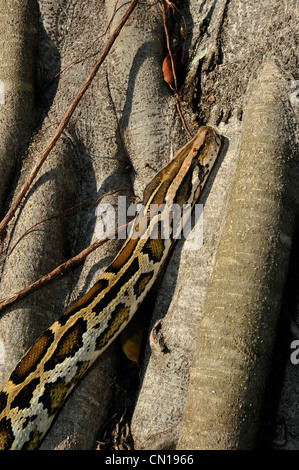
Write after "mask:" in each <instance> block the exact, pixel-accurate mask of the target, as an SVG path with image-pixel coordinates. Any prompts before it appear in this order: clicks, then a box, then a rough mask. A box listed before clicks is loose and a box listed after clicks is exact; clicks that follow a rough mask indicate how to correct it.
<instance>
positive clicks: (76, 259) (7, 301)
mask: <svg viewBox="0 0 299 470" xmlns="http://www.w3.org/2000/svg"><path fill="white" fill-rule="evenodd" d="M127 225H128V224H124V225H122V226H121V227H119V228H117V229H116V230H114V231H112V232H111V233H109V234H108V235H106V236H105V237H103V238H101V239H100V240H97V241H96V242H94V243H92V244H91V245H89V246H88V247H86V248H84V250H82V251H81V252H80V253H79V254H78V255H76V256H73V257H72V258H70V259H68V260H67V261H66V262H65V263H62V264H60V265H59V266H57V267H56V268H55V269H53V271H51V272H50V273H48V274H45V276H42V277H41V278H40V279H38V280H37V281H35V282H33V283H32V284H30V285H29V286H27V287H25V288H24V289H22V290H20V291H18V292H15V293H14V294H11V295H10V296H8V297H5V298H4V299H2V300H0V312H1V311H2V310H4V309H5V308H6V307H8V306H10V305H12V304H14V303H15V302H18V301H19V300H22V299H24V298H25V297H27V295H29V294H31V293H32V292H35V291H36V290H37V289H39V288H40V287H43V286H44V285H46V284H48V283H49V282H51V281H53V280H54V279H55V278H57V277H59V276H62V275H63V274H65V272H66V271H67V270H69V269H71V268H73V267H75V266H77V265H78V264H79V263H81V262H82V261H83V260H84V259H85V258H86V256H88V255H89V254H90V253H92V252H93V251H94V250H96V249H97V248H99V247H100V246H102V245H103V244H104V243H106V242H107V241H108V240H110V239H111V238H113V236H114V234H117V233H118V232H119V231H120V230H123V229H124V228H125V227H126V226H127Z"/></svg>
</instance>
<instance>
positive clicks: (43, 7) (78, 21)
mask: <svg viewBox="0 0 299 470" xmlns="http://www.w3.org/2000/svg"><path fill="white" fill-rule="evenodd" d="M10 3H12V2H10ZM13 3H14V4H16V5H15V7H14V8H12V10H11V11H10V10H9V15H10V18H11V24H13V25H14V27H12V32H11V35H12V38H11V39H10V36H7V37H5V38H2V37H1V40H3V41H5V42H4V44H5V47H4V48H3V49H2V52H0V53H1V54H2V53H3V51H4V50H6V51H7V50H8V49H9V48H10V47H11V46H10V41H11V44H13V43H15V42H14V40H15V39H16V38H20V41H21V42H22V45H21V46H18V47H17V48H16V50H15V51H14V52H11V53H10V61H11V62H13V61H15V60H16V63H17V64H18V65H19V66H20V68H14V67H11V68H10V73H12V71H13V70H14V69H15V70H16V73H18V74H19V75H20V76H21V77H23V76H24V74H25V75H26V74H27V75H26V77H25V78H21V79H20V78H19V77H18V76H17V77H15V76H14V75H13V74H12V76H11V78H6V75H5V73H6V72H5V68H4V67H3V68H2V63H1V69H2V72H1V73H2V77H4V78H2V77H1V76H0V79H1V80H2V81H4V82H5V84H6V80H7V83H8V84H9V83H10V80H12V81H13V80H15V81H16V82H18V81H20V80H24V82H26V83H31V85H30V86H31V87H25V92H24V93H23V94H22V93H20V94H15V95H13V94H10V95H9V96H10V100H11V101H10V100H9V101H5V103H6V105H5V107H3V105H2V104H1V103H0V113H2V114H1V115H0V116H1V119H0V125H1V126H2V127H1V134H0V148H1V155H0V159H1V160H0V171H1V176H2V175H3V176H2V178H1V183H0V184H1V186H0V209H2V210H3V209H4V208H7V207H8V206H9V203H10V201H11V198H12V197H13V195H14V194H16V193H17V190H18V188H19V187H20V185H21V183H22V182H23V181H24V178H25V177H26V175H27V174H28V172H29V170H30V168H31V166H32V164H33V162H34V161H35V160H36V158H37V157H38V155H39V153H40V151H41V150H42V149H43V147H44V146H45V144H46V142H47V141H48V139H49V136H50V135H52V133H53V129H54V128H53V127H50V128H48V126H49V125H50V124H53V123H56V122H57V121H59V120H60V119H61V117H62V116H63V114H64V112H65V110H66V109H67V107H68V106H69V104H70V102H71V101H72V99H73V97H74V96H75V94H76V92H77V91H78V89H79V87H80V86H81V84H82V83H83V81H84V80H85V78H86V76H87V75H88V73H89V71H90V69H91V67H92V65H93V63H94V61H95V59H96V57H97V56H98V54H99V51H100V50H101V48H102V47H103V45H104V44H105V42H106V40H107V35H106V36H104V37H102V38H101V39H99V41H98V42H97V43H96V44H95V45H94V46H93V47H92V48H91V49H90V50H89V51H88V53H87V54H85V56H84V58H83V59H82V60H80V61H79V63H78V64H76V65H73V66H72V67H70V68H69V69H68V70H67V71H66V72H65V73H64V74H62V75H61V76H60V77H59V79H58V80H54V81H52V78H53V76H54V75H55V74H56V73H57V72H58V71H59V70H60V69H63V68H64V67H65V66H66V65H68V64H69V63H70V62H71V61H72V60H74V59H75V58H76V57H78V55H80V54H81V52H83V51H84V50H85V49H86V47H87V46H88V45H90V44H91V43H92V41H93V40H94V39H95V38H96V37H98V36H99V35H100V34H101V33H103V32H104V31H105V29H106V27H107V24H108V21H109V19H110V17H111V15H112V12H113V8H114V1H112V0H100V1H99V0H91V1H89V2H87V1H86V0H76V1H74V0H67V1H65V0H56V1H55V0H39V1H38V2H37V3H35V2H29V1H25V0H19V1H18V2H13ZM6 4H7V2H5V1H4V0H0V7H1V11H2V10H3V9H4V8H6ZM123 4H125V2H123V1H122V2H119V4H118V5H119V6H121V5H123ZM37 5H38V6H39V10H40V11H39V22H37V20H36V17H35V14H34V11H35V7H36V6H37ZM178 6H179V8H180V9H181V10H182V12H183V14H184V15H185V18H186V21H187V29H188V35H187V57H186V61H185V65H184V66H183V67H182V68H181V71H180V75H179V81H180V83H181V85H182V87H181V91H180V97H181V104H182V112H183V114H184V116H185V118H186V121H187V124H188V126H189V129H190V131H191V132H192V133H195V131H196V130H197V128H198V126H199V125H201V124H206V123H209V124H211V125H214V126H216V127H217V128H218V130H219V132H220V133H221V134H223V135H224V136H225V138H224V146H223V150H222V154H221V155H220V157H219V159H218V162H217V165H216V168H215V171H214V172H213V174H212V175H211V178H210V180H209V182H208V186H207V188H206V191H205V193H204V195H203V199H202V202H203V203H204V238H203V240H204V243H203V246H202V248H201V249H200V250H199V251H187V250H185V249H183V243H182V242H179V243H178V244H177V246H176V248H175V250H174V251H173V253H172V256H171V258H170V260H169V263H168V265H167V269H166V271H165V274H164V277H163V281H161V282H159V285H158V286H157V296H156V298H155V297H154V295H153V294H152V295H151V296H150V297H149V299H148V300H147V304H149V303H150V302H154V301H155V305H156V307H155V310H154V312H153V316H152V323H151V327H150V332H149V337H150V341H149V344H148V345H147V348H146V352H145V359H144V362H143V365H142V379H141V383H140V389H139V394H138V400H137V402H136V406H135V409H134V415H133V419H132V423H131V429H132V434H133V438H134V444H135V448H136V449H157V448H174V447H175V446H176V445H177V442H178V439H179V430H180V423H181V421H182V416H183V413H184V406H185V401H186V397H187V391H188V381H189V369H190V365H191V363H192V357H193V354H195V356H196V354H197V353H198V350H199V349H200V350H202V347H203V346H202V345H200V346H197V341H198V340H197V339H196V337H197V333H196V331H197V328H198V326H200V321H203V320H204V312H205V307H204V303H205V299H206V293H207V289H208V285H209V281H210V278H211V275H212V273H213V269H214V263H215V259H216V258H217V256H218V255H217V248H218V246H219V245H220V244H221V235H222V233H223V231H224V229H225V220H226V215H227V213H228V212H229V210H230V209H229V197H230V196H229V195H230V192H231V187H232V184H233V176H234V174H235V171H236V161H237V157H238V149H239V146H240V138H241V139H242V137H240V136H244V132H245V131H244V126H245V123H243V120H242V117H243V112H244V111H245V109H246V107H247V102H248V99H249V96H250V92H251V90H252V83H254V80H255V79H256V77H257V76H259V75H260V73H261V69H262V67H263V64H264V62H265V61H266V59H267V58H272V63H273V62H274V63H275V66H273V67H275V70H276V68H278V69H279V75H280V77H281V78H280V80H281V81H282V82H284V89H285V90H286V91H285V92H284V94H283V95H280V94H279V93H278V95H275V96H277V100H278V101H279V102H280V100H281V101H282V102H284V106H281V107H278V109H279V112H281V113H284V109H286V108H288V106H290V105H289V104H288V103H286V101H288V100H291V106H292V109H293V112H294V120H295V121H296V119H298V105H297V103H298V101H297V99H296V79H298V77H297V76H296V73H297V55H296V54H297V50H296V12H297V4H296V2H295V0H293V1H288V2H281V1H278V0H267V1H265V2H263V4H262V5H261V3H260V2H257V1H256V0H250V1H246V2H242V1H241V0H230V1H228V0H217V1H213V2H206V1H202V0H193V1H191V2H178ZM18 8H20V9H21V10H20V11H28V8H30V12H31V13H32V14H29V15H27V14H24V15H21V14H19V13H18V11H19V10H18ZM125 8H126V6H124V7H123V8H121V9H120V10H119V11H118V12H117V15H116V18H115V19H114V21H113V23H112V25H111V26H110V30H113V27H114V25H115V24H116V22H117V21H118V19H119V18H120V17H121V16H122V15H123V13H124V10H125ZM14 15H17V18H18V22H14V20H13V18H14ZM1 18H2V20H1V21H7V20H5V19H4V17H2V15H1ZM181 25H182V23H180V24H179V25H175V24H173V26H174V27H173V29H172V35H173V36H176V42H177V43H179V45H181V46H182V43H183V39H182V36H180V34H179V30H180V26H181ZM2 30H3V28H2ZM34 30H35V31H36V35H34V34H33V33H32V31H34ZM9 31H10V29H9ZM19 31H21V32H22V33H19ZM24 31H25V32H26V31H27V32H28V31H29V32H30V34H29V33H28V34H29V39H28V36H27V33H26V34H25V33H24ZM34 43H35V44H36V52H35V53H34ZM25 45H26V47H25ZM23 50H25V51H26V54H25V55H24V54H22V53H21V51H23ZM166 53H167V51H166V48H165V37H164V29H163V22H162V13H161V7H160V4H159V2H154V1H151V0H149V1H147V2H146V3H144V2H143V3H140V4H139V5H138V6H137V8H136V10H135V11H134V13H133V15H132V17H131V18H130V19H129V21H128V23H127V25H126V26H125V28H124V29H123V30H122V32H121V34H120V36H119V38H118V39H117V41H116V43H115V45H114V47H113V49H112V50H111V52H110V54H109V55H108V57H107V59H106V61H105V62H104V64H103V66H102V67H101V69H100V70H99V72H98V74H97V76H96V78H95V80H94V81H93V83H92V85H91V87H90V88H89V90H88V91H87V93H86V95H85V96H84V98H83V100H82V102H81V103H80V105H79V107H78V109H77V110H76V112H75V114H74V116H73V117H72V119H71V121H70V123H69V125H68V127H67V129H66V131H65V132H64V134H63V136H62V138H61V139H60V141H59V143H58V144H57V146H56V147H55V149H54V150H53V151H52V152H51V154H50V156H49V157H48V160H47V161H46V163H45V164H44V166H43V167H42V169H41V171H40V173H39V175H38V178H37V180H36V182H35V184H34V186H33V187H32V189H31V191H30V193H29V194H28V196H27V197H26V200H25V201H24V203H23V204H22V207H21V208H20V210H18V212H17V214H16V216H15V217H14V219H13V220H12V221H11V223H10V224H9V228H8V235H7V238H6V240H7V242H6V243H7V244H6V245H5V249H6V250H7V249H9V248H10V247H12V246H13V244H14V243H15V242H16V240H18V238H19V237H20V235H21V234H22V233H23V232H24V231H25V230H26V229H27V228H28V227H29V226H31V225H32V224H33V223H35V222H38V221H40V220H41V219H43V218H45V217H49V216H51V215H53V214H58V213H59V212H61V211H63V210H64V209H66V208H68V207H71V206H73V205H75V204H77V203H78V202H86V203H91V202H94V201H95V200H96V199H97V198H98V197H99V196H101V195H102V194H104V193H106V192H108V191H113V190H115V189H121V188H122V189H124V188H127V189H132V190H133V191H134V197H135V198H133V197H132V198H131V200H133V199H134V200H140V199H141V198H142V193H143V189H144V188H145V186H146V184H147V183H148V182H149V181H150V180H151V179H152V177H153V176H154V175H155V173H156V171H157V170H159V169H160V168H161V167H162V166H163V164H165V163H166V162H167V161H168V159H169V158H170V156H171V154H172V153H173V152H174V151H175V150H176V149H177V148H178V147H179V146H180V145H181V144H183V143H185V142H186V141H187V137H186V134H185V132H184V129H183V127H182V124H181V121H180V118H179V116H178V114H177V112H176V108H175V101H174V98H173V95H172V92H171V90H170V89H169V87H168V86H167V84H166V83H164V81H163V76H162V73H161V66H162V62H163V59H164V57H165V54H166ZM5 57H7V56H5ZM14 57H17V58H18V59H15V58H14ZM1 60H2V57H1ZM3 64H8V62H7V61H6V60H5V61H3ZM33 64H35V66H36V70H35V72H36V77H35V78H36V81H35V82H34V78H33V75H32V67H33ZM22 74H23V75H22ZM33 83H36V85H35V86H36V88H35V90H34V91H35V94H34V93H33V92H32V89H33V88H32V87H33ZM7 86H8V85H7ZM22 90H24V89H23V88H22ZM34 97H35V98H38V100H37V101H35V102H34ZM34 110H36V114H35V112H34ZM280 110H281V111H280ZM2 115H3V118H2ZM35 116H38V117H39V121H38V126H39V127H40V128H41V130H42V131H44V132H42V133H41V132H38V129H37V130H36V131H35V132H33V131H32V130H31V126H32V125H33V124H35V123H36V122H37V121H34V118H35ZM282 119H283V117H282ZM288 126H289V127H288ZM39 127H38V128H39ZM3 129H5V130H3ZM246 132H248V130H247V131H246ZM281 132H282V134H283V136H286V135H288V136H289V135H291V133H293V134H295V136H297V137H298V130H296V129H295V130H294V129H293V127H292V125H291V124H290V125H286V127H284V130H283V131H281ZM296 132H297V134H296ZM279 135H281V134H279ZM28 137H32V138H33V137H34V138H33V139H32V141H31V142H30V144H29V145H28ZM12 138H13V139H17V141H18V146H13V147H12V146H11V144H10V142H11V140H9V139H12ZM273 145H274V147H273V152H274V151H276V145H278V144H277V140H274V143H273ZM292 145H293V144H292V143H291V146H292ZM2 149H3V150H2ZM12 149H13V150H12ZM15 165H17V167H16V166H15ZM16 168H17V169H16ZM18 168H20V172H19V171H17V170H18ZM250 169H251V170H252V168H251V167H250ZM296 171H297V170H296V169H294V172H296ZM288 184H292V183H286V185H288ZM293 186H294V187H295V184H293ZM125 194H126V195H127V193H125ZM104 202H105V203H106V202H107V203H112V204H114V205H115V207H116V208H117V195H116V196H109V197H107V198H105V200H104ZM275 230H276V229H275ZM276 235H277V232H275V233H273V237H275V236H276ZM95 238H96V217H95V209H94V208H89V209H88V208H81V209H78V210H76V211H74V212H73V213H72V215H70V216H68V217H67V218H66V217H64V218H57V219H53V220H51V221H49V222H46V223H45V224H43V225H40V226H39V227H38V228H37V229H36V230H34V231H32V232H31V233H30V234H29V235H27V236H26V237H25V238H23V239H22V241H21V242H20V243H19V244H18V245H17V247H16V248H15V250H14V251H13V252H12V254H11V255H10V256H9V258H7V259H6V260H5V262H3V263H2V264H1V283H0V291H1V297H5V296H6V295H8V294H9V293H10V292H12V291H17V290H19V289H20V288H22V287H24V286H26V285H27V284H29V283H30V282H32V281H33V280H36V279H37V278H38V277H39V276H41V275H42V274H45V273H47V272H48V271H50V270H51V269H53V268H54V267H55V266H56V265H58V264H60V263H61V262H63V261H65V260H66V259H68V258H69V257H70V256H72V255H74V254H75V253H78V252H79V251H80V250H81V249H82V248H83V247H84V246H86V245H87V244H89V243H90V242H91V241H93V240H95ZM118 246H119V242H117V241H111V242H109V244H106V245H105V246H104V247H102V248H99V249H98V250H97V251H96V252H94V253H93V254H92V255H90V256H89V257H88V258H87V259H86V260H85V262H84V264H83V265H82V266H80V267H79V268H77V269H75V270H73V271H72V272H70V273H69V274H68V275H67V276H65V277H64V278H62V279H59V280H56V281H54V282H52V283H51V284H50V285H49V286H48V287H47V288H44V289H42V290H40V291H37V292H36V293H35V294H32V295H31V296H29V297H28V298H26V299H25V300H23V301H21V302H19V303H18V304H17V305H15V306H12V307H10V308H9V309H7V310H6V311H5V312H4V313H3V314H2V315H1V318H0V341H1V343H0V346H1V348H2V349H1V350H2V353H3V354H2V359H3V360H2V361H0V362H1V364H0V383H1V382H2V381H3V380H5V378H6V376H7V375H8V374H9V372H10V370H11V369H12V368H13V367H14V365H15V364H16V362H17V361H18V360H19V358H20V357H21V356H22V354H23V353H24V352H25V350H26V349H27V348H28V346H29V345H30V344H32V342H33V341H34V340H35V339H36V338H37V337H38V336H39V335H40V334H41V333H43V331H44V329H45V328H46V327H47V326H48V325H49V324H51V323H52V322H53V321H54V320H55V319H57V317H58V316H59V315H60V314H61V313H62V312H63V311H64V309H65V308H67V307H68V306H70V305H71V303H72V302H73V301H74V300H76V299H78V298H79V297H80V296H81V295H83V294H84V293H85V292H86V291H87V290H88V288H89V287H91V286H92V284H93V283H94V281H95V280H96V279H97V277H98V275H99V274H100V273H101V272H102V271H103V269H105V267H106V266H107V265H108V263H109V262H110V261H111V259H112V257H113V256H114V255H115V253H116V251H117V248H118ZM280 294H281V295H282V292H281V285H280V291H279V293H277V295H278V297H279V295H280ZM232 333H233V332H231V331H230V332H228V333H227V334H228V336H229V335H230V334H232ZM274 334H275V331H274V328H273V331H272V332H271V335H270V336H271V338H270V339H269V341H270V343H271V341H273V337H274ZM271 344H272V343H271ZM235 354H237V350H235ZM121 360H122V356H121V352H120V349H119V345H118V344H117V343H116V344H114V345H113V346H112V347H111V348H109V350H108V351H107V352H106V353H105V354H104V355H103V356H102V357H101V358H100V360H99V361H98V362H97V364H96V365H95V366H94V367H93V368H92V370H91V371H90V373H88V375H87V376H86V378H85V379H84V380H83V381H82V382H81V383H80V385H79V386H78V388H77V389H76V391H75V392H74V393H73V394H72V396H71V397H70V399H69V400H68V402H67V404H66V405H65V406H64V408H63V410H62V411H61V413H60V415H59V417H58V419H57V420H56V422H55V423H54V426H53V428H52V429H51V431H50V433H49V435H48V436H47V438H46V439H45V441H44V443H43V446H42V448H44V449H51V448H64V449H87V448H91V447H94V446H95V441H96V436H97V432H98V430H99V429H101V428H102V427H103V426H104V425H105V423H106V422H107V420H108V419H109V417H110V416H111V415H113V409H112V411H110V408H111V407H112V405H113V387H111V386H109V384H111V383H112V382H113V381H114V379H115V376H116V375H117V371H118V366H117V364H118V363H119V362H120V361H121ZM267 367H268V365H267ZM267 367H266V368H267ZM264 372H265V373H266V371H264V370H262V371H261V372H260V374H261V375H260V376H258V377H257V378H256V380H257V382H258V383H261V384H262V383H263V384H264V381H265V376H266V375H264ZM191 375H192V374H191ZM192 380H193V379H192ZM192 380H191V386H192V383H193V382H192ZM191 390H192V389H191ZM190 394H192V391H190ZM153 397H154V398H153ZM261 402H262V398H261V397H259V398H258V399H257V400H256V402H255V410H256V413H257V414H258V413H259V410H260V407H261V404H262V403H261ZM187 413H188V407H187ZM184 420H187V421H188V414H187V415H186V417H185V418H184ZM184 420H183V423H186V422H187V421H184ZM250 423H251V421H250ZM191 428H192V429H191V430H190V432H191V433H193V432H194V433H195V434H194V436H195V437H194V439H195V440H196V439H197V437H196V436H197V430H196V429H197V428H196V426H191ZM254 429H256V424H254ZM224 432H226V431H224ZM223 435H224V434H223ZM179 445H180V446H181V447H183V448H187V447H188V445H187V444H186V443H185V441H184V438H183V437H182V436H181V438H180V444H179ZM294 445H295V444H294Z"/></svg>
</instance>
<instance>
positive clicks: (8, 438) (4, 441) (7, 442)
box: [0, 418, 15, 450]
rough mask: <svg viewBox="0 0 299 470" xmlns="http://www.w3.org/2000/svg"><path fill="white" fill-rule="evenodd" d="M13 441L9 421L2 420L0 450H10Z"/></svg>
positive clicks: (0, 422)
mask: <svg viewBox="0 0 299 470" xmlns="http://www.w3.org/2000/svg"><path fill="white" fill-rule="evenodd" d="M14 440H15V438H14V434H13V432H12V427H11V421H10V419H7V418H3V419H2V420H1V421H0V450H8V449H10V448H11V446H12V444H13V441H14Z"/></svg>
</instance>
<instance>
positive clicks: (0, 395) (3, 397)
mask: <svg viewBox="0 0 299 470" xmlns="http://www.w3.org/2000/svg"><path fill="white" fill-rule="evenodd" d="M7 398H8V393H6V392H3V391H2V392H0V413H2V411H3V410H4V409H5V407H6V405H7Z"/></svg>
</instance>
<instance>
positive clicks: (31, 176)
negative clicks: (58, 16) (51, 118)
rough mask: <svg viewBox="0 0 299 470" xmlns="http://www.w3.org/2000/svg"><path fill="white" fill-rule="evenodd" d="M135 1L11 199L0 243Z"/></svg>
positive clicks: (0, 231)
mask: <svg viewBox="0 0 299 470" xmlns="http://www.w3.org/2000/svg"><path fill="white" fill-rule="evenodd" d="M137 3H138V0H132V1H131V4H130V6H129V8H128V10H127V11H126V13H125V15H124V16H123V17H122V19H121V20H120V22H119V23H118V25H117V26H116V28H115V30H114V32H113V33H112V35H111V37H110V38H109V40H108V41H107V43H106V45H105V47H104V49H103V51H102V53H101V54H100V56H99V58H98V59H97V61H96V63H95V64H94V66H93V68H92V70H91V72H90V74H89V76H88V78H87V79H86V80H85V82H84V84H83V85H82V87H81V88H80V90H79V91H78V93H77V95H76V96H75V98H74V100H73V102H72V103H71V105H70V106H69V108H68V110H67V111H66V113H65V115H64V116H63V118H62V119H61V121H60V124H59V126H58V127H57V129H56V131H55V132H54V134H53V136H52V138H51V140H50V142H49V143H48V144H47V145H46V147H45V148H44V150H43V152H42V153H41V155H40V156H39V158H38V159H37V161H36V163H35V165H34V167H33V169H32V170H31V173H30V174H29V176H28V177H27V178H26V181H25V182H24V184H23V186H22V187H21V189H20V191H19V192H18V194H17V195H16V197H15V199H14V200H13V202H12V204H11V206H10V209H9V210H8V212H7V214H6V215H5V217H4V218H3V220H2V221H1V223H0V238H1V243H3V239H4V237H5V234H6V228H7V225H8V223H9V221H10V220H11V219H12V218H13V216H14V214H15V212H16V210H17V208H18V207H19V205H20V203H21V202H22V200H23V198H24V196H25V195H26V194H27V192H28V190H29V188H30V186H31V184H32V182H33V181H34V179H35V177H36V175H37V174H38V172H39V170H40V168H41V166H42V165H43V163H44V161H45V160H46V158H47V156H48V155H49V153H50V152H51V150H52V149H53V147H54V146H55V144H56V142H57V140H58V139H59V137H60V136H61V134H62V132H63V130H64V128H65V127H66V125H67V124H68V122H69V120H70V118H71V116H72V115H73V113H74V111H75V109H76V107H77V105H78V103H79V102H80V100H81V98H82V97H83V95H84V94H85V92H86V90H87V89H88V87H89V86H90V84H91V82H92V80H93V78H94V77H95V75H96V73H97V71H98V69H99V67H100V66H101V64H102V63H103V62H104V60H105V58H106V56H107V54H108V52H109V51H110V49H111V47H112V45H113V44H114V42H115V40H116V38H117V37H118V35H119V33H120V31H121V29H122V27H123V26H124V24H125V23H126V21H127V19H128V18H129V16H130V15H131V13H132V11H133V10H134V8H135V7H136V5H137Z"/></svg>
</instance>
